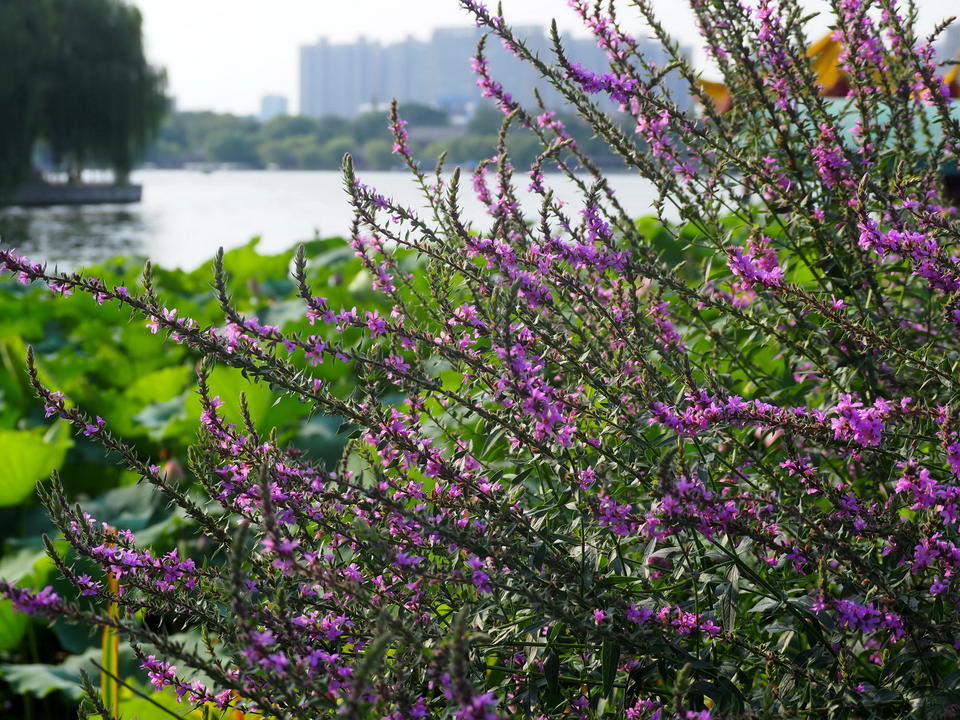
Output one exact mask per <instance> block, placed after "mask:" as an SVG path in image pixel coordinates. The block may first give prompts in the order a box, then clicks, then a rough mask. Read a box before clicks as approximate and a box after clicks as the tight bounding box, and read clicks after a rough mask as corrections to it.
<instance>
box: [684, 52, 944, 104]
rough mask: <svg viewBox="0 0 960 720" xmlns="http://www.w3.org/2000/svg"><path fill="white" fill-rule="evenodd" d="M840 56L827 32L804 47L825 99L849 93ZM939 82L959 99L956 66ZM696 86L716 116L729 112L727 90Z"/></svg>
mask: <svg viewBox="0 0 960 720" xmlns="http://www.w3.org/2000/svg"><path fill="white" fill-rule="evenodd" d="M842 53H843V44H842V43H841V42H839V41H838V40H835V39H834V38H833V33H827V34H826V35H824V36H823V37H822V38H820V39H819V40H817V41H816V42H815V43H813V44H812V45H811V46H810V47H808V48H807V58H808V59H809V60H810V67H811V69H812V70H813V72H814V74H815V75H816V78H817V82H818V83H819V84H820V87H821V90H820V93H821V94H822V95H823V96H825V97H845V96H846V94H847V92H848V91H849V90H850V78H849V76H848V75H847V73H846V72H844V71H843V70H842V69H841V68H840V55H841V54H842ZM958 57H960V56H958ZM943 79H944V81H945V82H946V83H947V84H948V86H949V87H950V97H960V65H954V66H953V67H952V68H951V69H950V72H948V73H947V74H946V75H944V77H943ZM700 87H701V89H702V90H703V95H704V96H705V97H701V101H705V100H709V101H710V102H711V103H712V104H713V107H714V109H715V110H716V111H717V112H720V113H724V112H726V111H727V110H729V109H730V104H731V97H730V89H729V88H728V87H727V86H726V85H724V84H723V83H719V82H713V81H710V80H701V81H700Z"/></svg>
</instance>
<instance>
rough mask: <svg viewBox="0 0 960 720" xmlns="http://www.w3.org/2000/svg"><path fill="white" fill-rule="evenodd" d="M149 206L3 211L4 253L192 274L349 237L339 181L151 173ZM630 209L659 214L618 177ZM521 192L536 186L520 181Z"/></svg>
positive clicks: (387, 182)
mask: <svg viewBox="0 0 960 720" xmlns="http://www.w3.org/2000/svg"><path fill="white" fill-rule="evenodd" d="M359 178H360V180H361V181H362V182H364V183H366V184H368V185H371V186H373V187H375V188H377V189H378V190H379V191H380V192H381V193H382V194H383V195H386V196H387V197H392V198H394V199H395V200H397V201H399V202H400V203H402V204H404V205H406V206H410V207H419V206H421V205H422V204H423V203H422V198H421V196H420V194H419V191H418V189H417V187H416V186H415V185H414V183H413V182H412V180H411V179H410V176H409V175H407V174H405V173H400V172H397V173H389V172H368V173H359ZM133 181H134V182H137V183H142V184H143V202H141V203H138V204H135V205H99V206H97V205H91V206H86V207H54V208H29V209H19V208H7V209H5V210H0V243H2V245H3V246H5V247H15V248H17V249H18V250H19V251H20V252H21V253H23V254H25V255H27V256H29V257H31V258H35V259H37V260H44V261H47V262H49V263H51V264H54V263H55V264H58V265H59V266H60V267H61V268H63V269H73V268H77V267H80V266H83V265H87V264H90V263H94V262H98V261H101V260H104V259H106V258H109V257H113V256H115V255H120V254H123V255H140V256H147V257H150V258H152V259H153V260H154V262H156V263H158V264H160V265H163V266H166V267H182V268H186V269H190V268H193V267H196V266H197V265H200V264H201V263H203V262H204V261H205V260H207V259H208V258H210V257H211V256H212V255H213V253H214V252H215V251H216V249H217V248H218V247H221V246H222V247H224V248H228V249H229V248H231V247H236V246H237V245H242V244H243V243H245V242H247V241H248V240H249V239H250V238H251V237H253V236H256V235H259V236H260V237H261V238H262V241H261V244H260V249H261V250H262V251H278V250H283V249H286V248H289V247H291V246H293V245H295V244H296V243H297V242H300V241H303V240H308V239H310V238H311V237H314V236H317V235H319V236H322V237H329V236H332V235H343V234H345V233H346V232H347V231H348V230H349V227H350V221H351V219H352V213H351V208H350V206H349V204H348V202H347V195H346V193H345V191H344V189H343V178H342V176H341V175H340V174H339V173H337V172H332V171H327V172H324V171H318V172H295V171H259V172H258V171H218V172H214V173H210V174H203V173H201V172H192V171H187V170H142V171H140V172H137V173H135V174H134V176H133ZM610 182H611V185H612V186H613V188H614V190H615V191H616V192H617V194H618V196H619V198H620V201H621V203H623V205H624V207H625V208H626V209H627V211H628V212H630V213H631V214H633V215H634V216H640V215H645V214H649V213H650V211H651V206H652V203H653V200H654V197H655V195H654V191H653V189H652V186H651V185H650V184H649V183H648V182H647V181H645V180H643V179H642V178H640V177H637V176H635V175H626V174H619V175H612V176H610ZM547 184H548V185H549V186H551V187H553V189H554V191H555V194H556V196H557V197H558V199H560V200H563V201H565V202H567V203H569V205H570V210H571V212H576V210H578V209H580V208H581V207H582V201H581V199H580V198H579V193H578V191H577V189H576V186H575V185H574V184H573V183H572V182H570V181H569V180H566V179H565V178H563V177H562V176H559V175H553V176H548V177H547ZM518 185H520V186H521V187H524V188H525V186H526V178H525V177H519V178H518ZM463 187H464V191H463V192H462V205H463V208H464V214H465V216H466V217H467V218H468V219H471V220H475V221H477V222H483V221H484V220H485V219H486V216H485V215H484V213H483V210H482V208H481V206H480V204H479V202H478V201H477V200H476V199H475V198H474V197H473V193H472V190H471V189H470V185H469V182H465V183H463ZM521 201H522V205H523V206H524V208H525V209H526V210H527V211H528V212H531V213H534V214H535V213H536V209H537V208H538V198H537V197H536V196H532V197H531V196H530V195H527V194H526V193H524V194H523V196H522V197H521Z"/></svg>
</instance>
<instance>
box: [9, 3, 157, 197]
mask: <svg viewBox="0 0 960 720" xmlns="http://www.w3.org/2000/svg"><path fill="white" fill-rule="evenodd" d="M165 88H166V77H165V74H164V73H163V71H161V70H158V69H156V68H153V67H152V66H151V65H150V64H149V63H148V62H147V61H146V58H145V57H144V52H143V36H142V18H141V16H140V12H139V10H137V9H136V8H134V7H131V6H129V5H127V4H125V3H124V2H121V1H120V0H0V189H3V188H7V189H8V190H9V189H10V188H12V187H15V186H16V185H17V184H19V183H20V182H22V181H23V179H24V178H25V177H26V175H27V174H28V173H29V168H30V157H31V154H32V151H33V147H34V145H35V143H36V141H37V140H40V139H42V140H44V141H45V142H46V143H47V145H48V146H49V148H50V152H51V154H52V157H53V158H54V161H55V162H57V163H58V164H61V165H62V166H64V167H65V168H67V170H68V171H69V172H70V174H71V175H72V176H74V177H76V176H78V174H79V171H80V170H82V168H83V167H84V166H88V165H97V166H101V167H110V168H112V169H113V170H114V172H115V173H116V175H117V177H118V179H119V180H121V181H122V180H124V179H125V177H126V176H127V174H128V173H129V171H130V170H131V168H132V167H133V166H134V164H135V163H136V162H137V160H138V159H139V158H140V157H141V156H142V155H143V153H144V152H145V150H146V148H147V145H148V144H149V143H150V142H151V141H152V139H153V138H154V136H155V135H156V132H157V129H158V127H159V124H160V121H161V120H162V117H163V114H164V112H165V110H166V106H167V101H166V97H165V92H164V91H165Z"/></svg>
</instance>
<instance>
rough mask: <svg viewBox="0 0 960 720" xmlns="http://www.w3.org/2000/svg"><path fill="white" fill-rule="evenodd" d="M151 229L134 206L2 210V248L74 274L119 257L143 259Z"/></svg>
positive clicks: (0, 234)
mask: <svg viewBox="0 0 960 720" xmlns="http://www.w3.org/2000/svg"><path fill="white" fill-rule="evenodd" d="M149 230H150V229H149V226H148V223H147V222H146V221H145V219H144V217H143V213H142V211H141V210H140V209H139V208H138V207H137V206H126V205H88V206H66V207H51V208H6V209H4V210H2V211H0V243H2V245H3V247H15V248H17V249H18V250H19V252H21V253H23V254H24V255H27V256H28V257H34V258H42V259H44V260H46V261H47V262H49V263H50V264H51V265H54V264H55V265H57V266H58V267H60V268H61V269H64V270H72V269H75V268H78V267H82V266H84V265H90V264H93V263H98V262H102V261H104V260H107V259H109V258H111V257H115V256H117V255H143V254H144V252H145V247H144V239H145V238H146V237H147V235H148V234H149Z"/></svg>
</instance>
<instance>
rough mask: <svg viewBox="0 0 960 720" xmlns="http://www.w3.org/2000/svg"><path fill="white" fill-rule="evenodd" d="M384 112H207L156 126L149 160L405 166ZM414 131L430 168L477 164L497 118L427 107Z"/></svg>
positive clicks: (491, 145)
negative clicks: (456, 122)
mask: <svg viewBox="0 0 960 720" xmlns="http://www.w3.org/2000/svg"><path fill="white" fill-rule="evenodd" d="M387 115H388V113H387V112H386V111H370V112H366V113H362V114H361V115H359V116H358V117H356V118H353V119H351V120H347V119H344V118H339V117H334V116H330V117H324V118H309V117H304V116H280V117H275V118H273V119H271V120H268V121H267V122H265V123H260V122H258V121H257V120H256V119H254V118H251V117H238V116H236V115H225V114H217V113H210V112H178V113H172V114H171V115H170V116H169V117H168V118H167V119H166V120H165V121H164V123H163V125H162V126H161V127H160V132H159V134H158V136H157V140H156V142H155V143H154V145H153V146H152V148H151V150H150V152H149V153H148V155H147V159H148V160H149V161H150V162H152V163H154V164H156V165H158V166H160V167H171V168H179V167H183V166H184V165H189V164H190V163H234V164H238V165H241V166H243V167H250V168H263V167H276V168H282V169H287V170H331V169H339V168H340V164H341V162H342V160H343V156H344V154H345V153H351V155H353V157H354V158H355V161H356V162H357V163H358V165H359V166H360V167H362V168H365V169H371V170H394V169H398V168H402V167H403V163H402V161H400V160H399V159H398V158H397V157H396V155H394V154H393V153H392V152H391V150H392V146H393V139H392V138H391V137H390V133H389V132H388V131H387V125H386V123H387ZM404 117H405V118H406V119H407V121H408V122H409V123H410V128H411V130H412V131H413V138H412V140H411V146H412V148H413V150H414V152H415V153H416V154H417V155H418V156H419V157H421V158H422V159H424V160H428V161H430V162H431V163H432V162H435V161H436V158H437V157H439V156H440V155H441V154H442V153H446V155H447V158H448V160H449V161H450V162H453V163H464V164H469V165H476V164H477V163H479V162H480V161H481V160H483V159H484V158H486V157H489V156H490V154H491V153H492V152H493V151H494V150H495V148H496V145H497V133H498V132H499V130H500V121H501V119H502V115H500V113H498V112H497V111H496V110H495V109H494V108H488V107H481V108H480V109H478V110H477V111H476V112H475V113H474V115H473V116H472V117H471V119H470V121H469V122H468V123H467V124H466V125H465V126H463V127H455V126H453V125H451V121H450V118H448V117H447V115H446V114H444V113H443V112H442V111H439V110H435V109H433V108H430V107H427V106H425V105H411V106H405V107H404ZM560 117H561V119H562V120H563V122H565V123H566V124H567V126H568V127H569V129H570V132H571V134H572V135H573V136H574V137H575V138H576V139H577V141H578V142H580V143H581V145H582V147H584V149H585V150H586V152H588V154H590V155H591V157H592V158H593V160H594V161H595V162H599V163H601V164H604V163H606V164H613V163H616V164H617V165H620V164H621V163H620V160H619V158H615V157H614V156H613V154H612V153H611V152H610V150H609V148H608V147H607V145H606V143H604V142H603V141H602V140H599V139H598V138H594V137H592V136H593V131H592V130H591V129H590V128H589V126H588V125H586V124H585V123H583V122H581V121H580V120H579V119H578V118H577V117H576V115H573V114H571V113H562V114H561V116H560ZM509 149H510V153H511V157H513V158H515V160H516V162H517V163H518V164H521V165H524V164H525V165H529V164H530V163H532V162H533V161H534V159H535V158H536V156H537V155H538V154H539V153H540V145H539V143H538V142H537V140H536V138H532V137H530V136H528V135H515V136H513V137H512V138H510V140H509Z"/></svg>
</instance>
